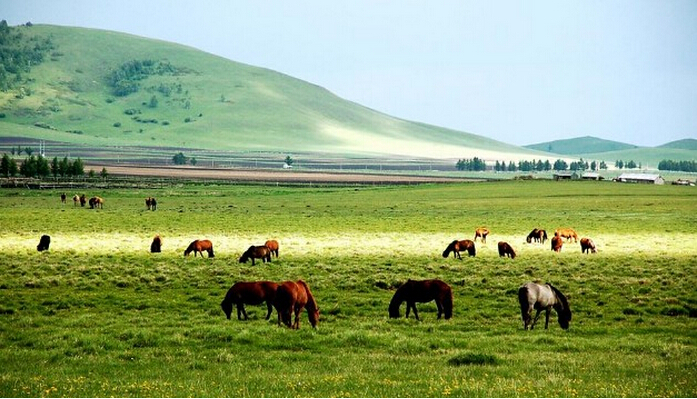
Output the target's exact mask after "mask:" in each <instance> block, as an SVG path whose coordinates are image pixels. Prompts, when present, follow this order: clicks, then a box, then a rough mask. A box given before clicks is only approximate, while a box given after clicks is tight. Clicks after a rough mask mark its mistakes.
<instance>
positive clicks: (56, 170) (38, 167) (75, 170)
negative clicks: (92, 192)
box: [0, 154, 105, 178]
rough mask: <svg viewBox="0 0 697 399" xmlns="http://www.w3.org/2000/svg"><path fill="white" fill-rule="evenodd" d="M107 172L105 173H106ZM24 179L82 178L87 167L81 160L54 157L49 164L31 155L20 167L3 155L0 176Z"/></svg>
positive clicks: (12, 159) (40, 157)
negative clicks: (18, 176) (51, 177)
mask: <svg viewBox="0 0 697 399" xmlns="http://www.w3.org/2000/svg"><path fill="white" fill-rule="evenodd" d="M104 172H105V171H103V173H104ZM18 174H19V175H20V176H24V177H40V178H41V177H49V176H51V175H53V177H58V176H61V177H65V176H82V175H84V174H85V165H84V163H83V162H82V160H81V159H80V158H78V159H76V160H74V161H71V160H69V159H68V157H65V158H63V159H62V160H59V159H58V157H54V158H53V160H52V161H51V162H50V163H49V161H48V159H46V158H44V157H42V156H41V155H39V156H38V157H35V156H34V155H30V156H28V157H27V158H25V159H24V161H23V162H22V164H21V165H20V166H17V161H16V160H15V159H14V158H12V157H10V156H9V155H7V154H3V156H2V160H1V161H0V175H2V176H4V177H15V176H17V175H18Z"/></svg>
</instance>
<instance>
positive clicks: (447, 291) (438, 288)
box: [388, 279, 453, 320]
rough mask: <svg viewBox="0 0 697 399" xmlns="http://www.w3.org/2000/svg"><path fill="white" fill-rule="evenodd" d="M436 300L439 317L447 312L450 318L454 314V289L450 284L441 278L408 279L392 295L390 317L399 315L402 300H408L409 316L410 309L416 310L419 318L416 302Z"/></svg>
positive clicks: (446, 315)
mask: <svg viewBox="0 0 697 399" xmlns="http://www.w3.org/2000/svg"><path fill="white" fill-rule="evenodd" d="M434 300H435V301H436V306H437V307H438V318H439V319H440V318H441V316H443V315H444V314H445V319H446V320H448V319H450V318H451V317H452V316H453V291H452V289H451V288H450V286H449V285H448V284H446V283H444V282H443V281H441V280H438V279H433V280H407V282H406V283H404V284H402V286H401V287H399V288H398V289H397V291H396V292H395V293H394V295H393V296H392V300H391V301H390V306H389V308H388V310H389V314H390V317H391V318H393V319H396V318H398V317H399V307H400V306H401V305H402V302H405V301H406V302H407V316H406V317H407V318H409V311H410V310H413V311H414V317H416V320H419V314H418V312H417V311H416V302H421V303H423V302H431V301H434Z"/></svg>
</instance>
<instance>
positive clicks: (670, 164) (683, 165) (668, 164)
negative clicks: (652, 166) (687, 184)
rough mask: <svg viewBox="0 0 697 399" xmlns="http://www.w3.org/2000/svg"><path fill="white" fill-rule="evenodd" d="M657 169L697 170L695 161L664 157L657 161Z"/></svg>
mask: <svg viewBox="0 0 697 399" xmlns="http://www.w3.org/2000/svg"><path fill="white" fill-rule="evenodd" d="M658 170H671V171H675V172H697V162H696V161H673V160H668V159H664V160H662V161H661V162H659V163H658Z"/></svg>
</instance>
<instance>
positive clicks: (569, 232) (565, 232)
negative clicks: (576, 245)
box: [554, 229, 578, 242]
mask: <svg viewBox="0 0 697 399" xmlns="http://www.w3.org/2000/svg"><path fill="white" fill-rule="evenodd" d="M554 235H555V236H560V237H564V238H566V241H571V239H572V238H573V239H574V242H577V241H578V234H576V232H575V231H574V229H556V230H555V231H554Z"/></svg>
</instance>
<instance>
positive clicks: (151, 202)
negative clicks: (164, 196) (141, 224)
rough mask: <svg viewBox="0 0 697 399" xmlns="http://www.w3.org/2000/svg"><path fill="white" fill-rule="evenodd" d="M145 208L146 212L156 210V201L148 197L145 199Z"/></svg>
mask: <svg viewBox="0 0 697 399" xmlns="http://www.w3.org/2000/svg"><path fill="white" fill-rule="evenodd" d="M145 206H146V207H147V208H148V210H149V211H150V210H153V211H154V210H157V200H156V199H155V198H154V197H148V198H146V199H145Z"/></svg>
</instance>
